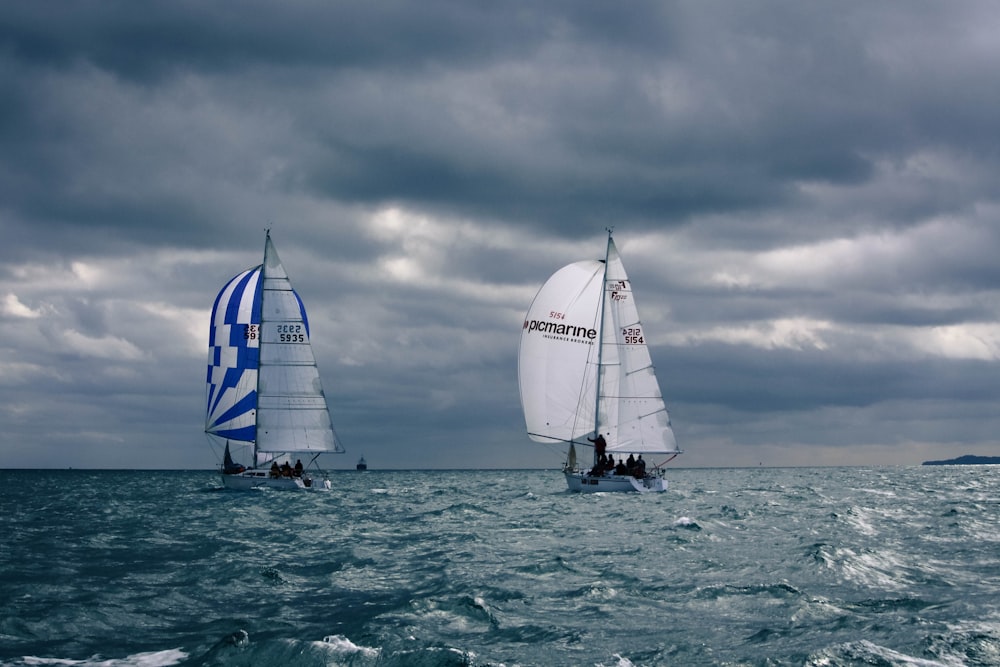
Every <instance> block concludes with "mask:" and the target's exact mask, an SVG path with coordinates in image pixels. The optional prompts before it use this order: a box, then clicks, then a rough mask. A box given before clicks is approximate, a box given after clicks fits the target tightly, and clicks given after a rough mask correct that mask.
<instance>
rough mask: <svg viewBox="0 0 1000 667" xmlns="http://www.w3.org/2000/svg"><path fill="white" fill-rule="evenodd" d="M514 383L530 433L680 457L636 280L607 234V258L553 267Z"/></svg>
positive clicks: (532, 312) (525, 332) (524, 338)
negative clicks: (597, 439)
mask: <svg viewBox="0 0 1000 667" xmlns="http://www.w3.org/2000/svg"><path fill="white" fill-rule="evenodd" d="M518 380H519V384H520V390H521V404H522V407H523V409H524V416H525V423H526V425H527V430H528V435H529V437H531V439H532V440H535V441H537V442H584V438H585V437H586V436H588V435H591V434H594V433H595V432H596V433H600V434H602V435H603V436H604V438H605V440H606V441H607V451H608V453H611V452H627V453H636V454H639V453H649V454H672V453H677V452H678V451H679V450H678V449H677V442H676V440H675V438H674V433H673V429H672V428H671V426H670V417H669V415H668V413H667V409H666V405H665V404H664V402H663V398H662V395H661V393H660V387H659V384H658V382H657V380H656V375H655V373H654V369H653V364H652V360H651V359H650V356H649V349H648V347H647V344H646V337H645V334H644V332H643V328H642V323H641V322H640V321H639V316H638V310H637V308H636V305H635V297H634V295H633V293H632V288H631V283H630V282H629V279H628V275H627V274H626V272H625V267H624V265H623V264H622V260H621V256H620V255H619V254H618V249H617V248H616V247H615V244H614V241H613V240H612V238H611V236H610V235H609V236H608V247H607V254H606V256H605V261H603V262H601V261H596V260H591V261H581V262H574V263H573V264H569V265H567V266H564V267H563V268H561V269H559V270H558V271H556V272H555V273H554V274H553V275H552V277H550V278H549V280H548V281H546V283H545V284H544V285H543V286H542V287H541V289H540V290H539V291H538V294H537V295H536V296H535V299H534V301H533V302H532V304H531V307H530V308H529V309H528V314H527V316H526V318H525V321H524V327H523V328H522V331H521V344H520V349H519V355H518Z"/></svg>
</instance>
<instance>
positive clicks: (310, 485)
mask: <svg viewBox="0 0 1000 667" xmlns="http://www.w3.org/2000/svg"><path fill="white" fill-rule="evenodd" d="M222 484H223V485H224V486H225V487H226V488H227V489H236V490H238V491H249V490H251V489H262V488H267V489H282V490H286V491H295V490H298V489H318V490H328V489H330V487H331V484H330V480H328V479H322V480H314V479H312V478H311V477H309V476H304V477H271V476H270V473H269V472H268V471H266V470H245V471H243V472H241V473H238V474H236V475H223V476H222Z"/></svg>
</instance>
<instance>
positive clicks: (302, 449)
mask: <svg viewBox="0 0 1000 667" xmlns="http://www.w3.org/2000/svg"><path fill="white" fill-rule="evenodd" d="M205 432H206V433H207V434H208V437H209V440H210V441H211V442H213V443H215V444H217V445H218V446H219V447H221V446H222V443H223V442H224V443H225V455H224V460H223V465H222V468H221V472H222V481H223V484H224V485H225V486H226V487H227V488H232V489H253V488H258V487H271V488H278V489H303V488H313V489H316V488H326V489H328V488H330V481H329V479H328V478H327V476H326V474H325V473H324V472H323V471H322V469H320V467H319V465H318V462H317V459H318V457H319V456H320V455H321V454H326V453H343V451H344V448H343V447H342V446H341V445H340V442H339V440H338V439H337V435H336V433H335V432H334V430H333V423H332V422H331V420H330V411H329V409H328V407H327V404H326V397H325V395H324V394H323V387H322V384H321V383H320V377H319V369H318V368H317V366H316V358H315V357H314V355H313V351H312V344H311V342H310V331H309V320H308V318H307V317H306V309H305V306H304V305H303V304H302V300H301V299H300V298H299V295H298V294H297V293H296V292H295V291H294V290H293V289H292V285H291V282H290V281H289V279H288V274H287V273H286V272H285V268H284V266H282V264H281V259H280V258H279V257H278V253H277V251H276V250H275V249H274V244H273V243H272V242H271V233H270V231H268V233H267V238H266V240H265V243H264V263H263V264H260V265H258V266H255V267H253V268H250V269H247V270H246V271H243V272H241V273H240V274H238V275H236V276H235V277H233V278H232V279H231V280H230V281H229V282H227V283H226V285H225V287H223V288H222V291H220V292H219V295H218V296H217V297H216V299H215V305H214V306H213V308H212V319H211V323H210V325H209V340H208V391H207V407H206V420H205ZM230 445H232V446H233V447H234V448H238V453H237V456H240V455H242V456H248V457H249V460H250V465H249V467H247V466H243V465H240V464H239V463H236V462H234V461H233V458H232V454H231V453H230ZM241 451H242V453H240V452H241ZM303 458H304V459H306V461H307V463H306V464H302V463H301V461H302V459H303Z"/></svg>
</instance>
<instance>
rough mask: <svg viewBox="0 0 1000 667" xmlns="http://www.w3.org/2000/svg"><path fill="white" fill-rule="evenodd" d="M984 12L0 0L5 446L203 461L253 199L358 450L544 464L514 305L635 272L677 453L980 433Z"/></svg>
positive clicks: (994, 237)
mask: <svg viewBox="0 0 1000 667" xmlns="http://www.w3.org/2000/svg"><path fill="white" fill-rule="evenodd" d="M997 35H1000V5H998V4H997V3H995V2H992V1H983V2H961V1H955V2H936V1H935V2H923V1H920V0H914V1H911V2H896V1H892V2H877V1H874V2H873V1H872V0H863V1H860V2H851V1H838V2H829V3H824V2H808V3H803V2H769V1H766V0H755V1H754V2H749V3H748V2H736V1H733V2H704V1H701V0H692V1H690V2H683V1H681V2H670V1H663V0H656V1H654V2H625V3H607V2H589V3H588V2H558V1H546V2H535V1H530V2H516V1H515V2H485V3H484V2H469V1H467V0H422V1H421V2H391V1H389V2H367V1H358V2H330V1H328V0H289V1H285V2H280V3H278V2H270V1H268V2H255V1H253V0H249V1H247V0H241V1H240V2H215V3H206V2H201V1H200V0H189V1H182V0H173V1H170V2H152V3H136V2H134V1H133V0H100V1H96V0H95V1H85V0H82V1H79V2H72V3H57V4H53V3H47V2H27V1H26V2H5V3H3V4H2V5H0V100H2V103H0V229H2V232H3V242H2V243H0V467H66V466H72V467H81V468H82V467H91V468H107V467H110V468H130V467H139V468H206V469H207V468H210V467H212V466H214V465H215V464H216V463H217V458H216V456H215V453H214V452H213V451H212V449H211V448H210V447H209V445H208V442H207V439H206V438H205V436H204V433H203V428H204V401H205V386H204V383H205V369H206V362H207V341H208V317H209V311H210V308H211V306H212V302H213V300H214V298H215V296H216V293H217V292H218V290H219V289H220V288H221V286H222V285H223V284H224V283H225V282H226V281H227V280H228V279H229V278H230V277H231V276H233V275H235V274H236V273H238V272H239V271H240V270H242V269H244V268H247V267H249V266H251V265H254V264H257V263H260V261H261V258H262V253H263V246H264V232H265V229H267V228H269V227H270V228H271V230H272V231H271V234H272V238H273V240H274V242H275V245H276V247H277V249H278V252H279V254H280V255H281V258H282V260H283V261H284V264H285V266H286V268H287V270H288V272H289V274H290V276H291V278H292V281H293V284H294V285H295V287H296V289H297V290H298V292H299V293H300V295H301V296H302V298H303V300H304V301H305V304H306V307H307V308H308V310H309V315H310V320H311V326H312V333H313V344H314V347H315V350H316V354H317V359H318V363H319V367H320V371H321V373H322V375H323V378H324V383H325V389H326V394H327V398H328V401H329V403H330V410H331V413H332V415H333V420H334V424H335V426H336V429H337V431H338V434H339V436H340V437H341V439H342V440H343V442H344V445H345V447H346V448H347V454H345V455H339V456H328V457H324V458H325V459H326V460H325V464H326V465H327V466H328V467H332V468H349V467H353V465H354V463H355V462H356V460H357V458H358V457H360V456H362V455H364V456H365V457H366V458H367V459H368V462H369V464H370V465H371V467H373V468H411V467H415V468H437V467H458V468H478V467H557V466H559V465H560V464H561V461H562V458H563V452H562V450H561V448H558V447H550V446H545V445H539V444H536V443H533V442H531V441H530V440H529V439H528V438H527V436H526V434H525V427H524V421H523V417H522V414H521V409H520V401H519V397H518V390H517V364H516V354H517V345H518V341H519V337H520V329H521V324H522V322H523V318H524V314H525V311H526V310H527V308H528V305H529V304H530V302H531V299H532V297H533V296H534V294H535V292H536V290H537V289H538V287H539V286H540V285H541V283H542V282H544V280H545V279H546V278H547V277H548V276H549V275H550V274H551V273H552V272H554V271H555V270H556V269H558V268H559V267H560V266H562V265H564V264H567V263H569V262H572V261H576V260H579V259H589V258H601V257H603V252H604V239H605V238H606V232H605V231H604V230H605V227H607V226H613V227H614V229H615V240H616V243H617V245H618V247H619V250H620V251H621V254H622V256H623V259H624V261H625V265H626V267H627V269H628V270H629V273H630V276H631V278H632V283H633V288H634V289H635V291H636V298H637V303H638V306H639V310H640V315H641V317H642V319H643V321H644V324H645V328H646V333H647V336H648V337H649V339H650V340H651V343H652V346H651V353H652V356H653V360H654V363H655V364H656V367H657V371H658V375H659V378H660V384H661V387H662V390H663V393H664V396H665V397H666V400H667V406H668V408H669V409H670V411H671V415H672V418H673V422H674V427H675V430H676V433H677V439H678V442H679V443H680V445H681V447H682V448H683V449H684V451H685V453H684V455H683V456H682V457H680V458H679V459H677V460H676V461H675V462H674V464H673V465H678V466H716V465H758V464H763V465H817V464H821V465H873V464H903V465H911V464H918V463H920V462H921V461H923V460H927V459H940V458H950V457H953V456H958V455H961V454H967V453H974V454H993V455H1000V444H998V443H1000V410H998V408H1000V363H998V357H1000V262H998V256H1000V205H998V198H1000V66H998V63H1000V39H998V38H997Z"/></svg>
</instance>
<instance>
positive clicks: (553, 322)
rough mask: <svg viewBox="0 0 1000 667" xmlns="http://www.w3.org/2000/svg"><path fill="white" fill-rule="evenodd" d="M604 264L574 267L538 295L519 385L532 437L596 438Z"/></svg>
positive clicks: (524, 338)
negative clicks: (594, 436)
mask: <svg viewBox="0 0 1000 667" xmlns="http://www.w3.org/2000/svg"><path fill="white" fill-rule="evenodd" d="M603 275H604V263H603V262H599V261H596V260H589V261H581V262H575V263H573V264H569V265H568V266H564V267H563V268H561V269H559V270H558V271H556V272H555V273H554V274H553V275H552V276H551V277H550V278H549V279H548V280H547V281H546V282H545V284H544V285H542V287H541V289H540V290H539V291H538V294H537V295H535V299H534V301H532V303H531V307H530V308H529V309H528V314H527V316H526V317H525V320H524V326H523V328H522V330H521V343H520V348H519V350H518V382H519V386H520V392H521V406H522V408H523V410H524V418H525V422H526V425H527V429H528V435H529V437H531V439H532V440H535V441H537V442H554V441H573V440H577V439H581V438H583V437H585V436H586V435H588V434H591V433H593V431H594V425H595V421H596V420H595V418H594V411H595V409H596V407H597V352H598V349H597V348H598V344H597V343H598V326H599V323H598V315H599V312H600V308H599V306H600V300H601V290H602V288H603V282H602V276H603Z"/></svg>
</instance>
